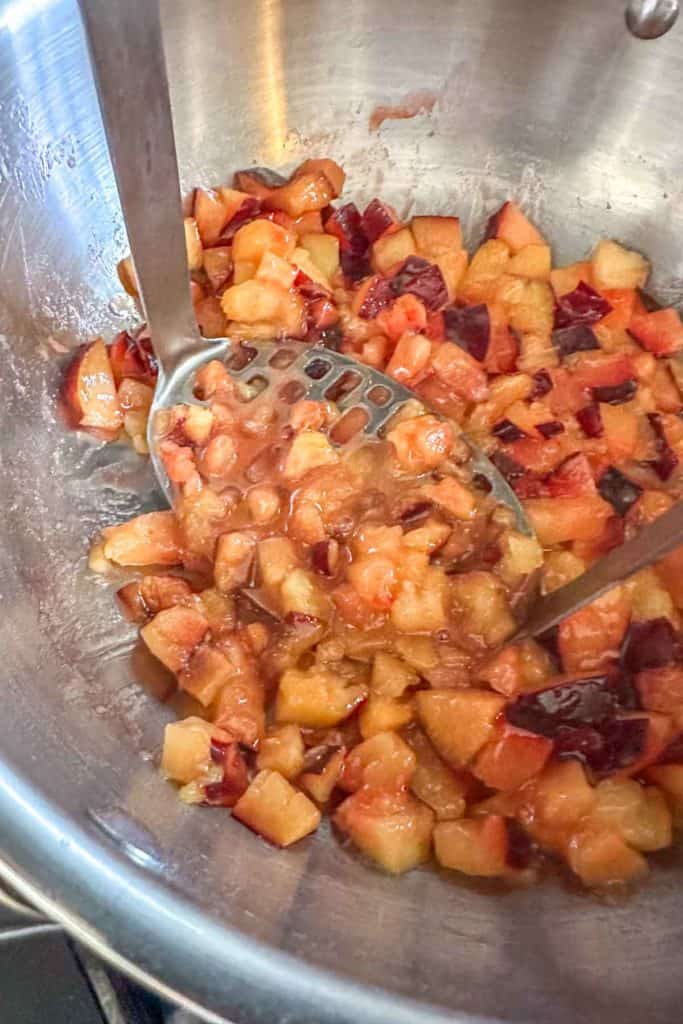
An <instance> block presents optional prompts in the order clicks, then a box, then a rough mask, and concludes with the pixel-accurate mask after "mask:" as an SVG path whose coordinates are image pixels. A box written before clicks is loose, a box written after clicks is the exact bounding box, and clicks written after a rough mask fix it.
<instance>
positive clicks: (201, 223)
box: [192, 188, 228, 247]
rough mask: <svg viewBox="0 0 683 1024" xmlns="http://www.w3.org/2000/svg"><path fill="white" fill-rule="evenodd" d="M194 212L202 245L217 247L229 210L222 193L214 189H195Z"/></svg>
mask: <svg viewBox="0 0 683 1024" xmlns="http://www.w3.org/2000/svg"><path fill="white" fill-rule="evenodd" d="M192 212H193V214H194V219H195V221H196V222H197V230H198V232H199V237H200V239H201V242H202V245H203V246H205V247H206V246H211V245H215V244H216V242H217V241H218V239H219V238H220V236H221V232H222V230H223V228H224V227H225V224H226V221H227V218H228V210H227V208H226V206H225V203H224V202H223V198H222V196H221V194H220V192H215V191H214V190H213V189H203V188H198V189H195V193H194V208H193V211H192Z"/></svg>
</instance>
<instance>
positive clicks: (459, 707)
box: [416, 689, 505, 768]
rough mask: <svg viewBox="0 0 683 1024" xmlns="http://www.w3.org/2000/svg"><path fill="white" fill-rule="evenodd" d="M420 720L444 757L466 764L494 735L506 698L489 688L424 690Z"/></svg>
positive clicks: (419, 705) (419, 701)
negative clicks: (496, 722)
mask: <svg viewBox="0 0 683 1024" xmlns="http://www.w3.org/2000/svg"><path fill="white" fill-rule="evenodd" d="M416 701H417V711H418V715H419V716H420V720H421V722H422V724H423V726H424V728H425V730H426V732H427V735H428V736H429V738H430V740H431V741H432V743H433V744H434V746H435V747H436V749H437V751H438V752H439V754H441V756H442V757H443V758H444V760H445V761H446V762H447V763H448V764H450V765H452V766H453V767H455V768H459V767H462V766H463V765H466V764H467V763H468V762H469V761H471V759H472V758H473V757H474V756H475V754H477V752H478V751H479V750H480V749H481V748H482V747H483V746H484V744H485V743H486V742H487V741H488V740H490V739H492V738H493V735H494V731H495V724H494V723H495V721H496V719H497V717H498V715H499V714H500V712H501V711H502V710H503V708H504V707H505V698H504V697H501V696H500V695H499V694H497V693H491V692H490V691H488V690H476V689H469V690H421V691H419V692H418V693H417V694H416Z"/></svg>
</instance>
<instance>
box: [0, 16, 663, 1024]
mask: <svg viewBox="0 0 683 1024" xmlns="http://www.w3.org/2000/svg"><path fill="white" fill-rule="evenodd" d="M162 8H163V13H164V19H165V27H166V30H167V45H168V55H169V65H170V75H171V84H172V92H173V101H174V113H175V117H176V121H177V132H178V142H179V152H180V159H181V165H182V170H183V177H184V185H185V186H189V185H190V184H191V183H192V184H193V183H210V182H216V181H221V180H225V179H226V178H227V177H228V175H229V172H230V170H231V169H232V168H234V167H240V166H248V165H249V164H252V163H253V164H260V165H270V166H273V167H277V168H285V169H286V168H289V167H291V166H293V165H295V164H296V162H297V161H298V160H300V159H301V158H302V157H304V156H311V155H329V156H332V157H334V158H336V159H338V160H340V161H341V162H342V163H343V164H344V166H345V168H346V170H347V172H348V191H349V193H353V194H354V195H355V196H357V197H358V198H359V200H360V201H365V200H367V199H369V198H371V197H372V196H373V195H375V194H376V193H377V192H379V191H381V193H382V195H383V196H384V197H385V198H388V199H389V200H390V201H393V202H394V203H395V204H396V205H397V206H398V208H399V209H400V211H401V213H403V214H408V213H410V212H432V211H440V212H446V211H448V212H451V211H455V212H457V213H459V214H460V216H461V217H462V218H463V221H464V224H465V226H466V229H467V232H468V235H469V237H470V238H471V239H474V238H476V237H477V233H478V232H479V231H480V230H481V226H482V223H483V221H484V219H485V218H486V216H487V214H488V213H490V212H491V211H492V210H493V209H494V208H495V207H496V205H497V204H498V203H499V202H500V201H501V200H502V199H503V198H504V197H507V196H508V195H513V196H515V197H517V198H518V199H520V200H521V201H522V202H523V204H524V206H525V208H526V209H527V210H528V211H529V212H530V213H531V214H532V215H533V217H534V218H535V219H537V220H538V222H539V224H540V225H541V226H542V228H543V229H544V231H545V232H546V234H547V235H548V237H549V238H551V239H552V240H553V241H554V243H555V252H556V260H557V262H560V261H562V260H570V259H574V258H579V257H581V256H582V255H583V254H584V253H586V252H587V251H588V250H589V249H590V246H591V244H592V243H593V241H594V239H595V237H596V236H597V235H599V234H600V233H604V234H606V235H609V236H613V237H616V238H618V239H620V240H622V241H624V242H626V243H629V244H632V245H635V246H637V247H639V248H642V249H643V250H645V251H647V252H648V253H649V254H650V255H651V257H652V258H653V259H654V261H655V265H656V267H657V275H656V278H655V282H654V291H655V292H656V293H657V294H658V295H659V296H660V298H662V299H666V300H667V301H677V300H678V299H679V298H680V296H681V291H683V287H682V281H683V254H682V252H681V247H680V244H679V240H680V238H681V235H682V233H683V191H682V188H681V177H680V165H681V161H680V158H681V138H682V135H681V130H680V119H681V117H682V114H681V104H680V96H681V95H682V87H683V26H677V27H676V28H675V29H674V30H673V31H672V33H671V34H670V35H668V36H666V37H664V38H663V39H661V40H658V41H656V42H652V43H644V42H638V41H636V40H634V39H632V38H631V37H630V36H628V34H627V33H626V32H625V30H624V27H623V11H622V5H621V4H620V2H619V0H603V2H601V3H599V4H598V3H595V2H594V0H574V2H573V3H566V2H560V0H545V2H544V3H538V2H534V0H528V2H525V0H479V2H478V3H476V4H473V3H468V2H467V0H429V2H427V3H424V4H422V5H415V4H414V3H408V2H406V0H396V2H394V3H392V4H386V3H383V4H382V3H379V2H377V3H371V2H360V0H349V2H348V3H347V4H345V5H343V9H340V6H339V4H338V3H332V2H330V0H318V2H315V0H250V2H248V3H247V2H246V0H233V2H232V3H230V4H226V3H222V2H220V0H194V2H191V3H187V2H185V3H181V2H179V0H163V2H162ZM415 94H422V96H423V98H424V97H426V98H427V99H428V100H429V101H430V102H433V103H434V106H433V110H432V112H431V113H430V114H424V115H420V116H417V117H414V118H412V119H410V120H392V121H387V122H385V123H384V124H383V125H382V126H381V127H380V128H379V130H378V131H376V132H374V133H371V132H370V131H369V129H368V123H369V118H370V115H371V114H372V113H373V111H374V110H375V108H376V107H377V106H378V105H392V104H401V103H405V102H410V98H411V96H412V97H414V96H415ZM428 105H429V104H428ZM125 249H126V242H125V237H124V232H123V230H122V226H121V218H120V211H119V209H118V206H117V199H116V195H115V188H114V183H113V177H112V173H111V169H110V166H109V163H108V158H107V155H106V149H105V145H104V139H103V133H102V129H101V124H100V120H99V116H98V112H97V107H96V103H95V98H94V92H93V87H92V84H91V81H90V76H89V71H88V66H87V62H86V57H85V51H84V46H83V40H82V35H81V31H80V27H79V23H78V18H77V12H76V7H75V3H74V2H73V0H32V2H29V0H5V2H3V3H0V331H1V335H0V402H1V406H0V407H1V408H2V443H1V446H0V467H1V469H2V481H3V485H2V491H1V492H0V493H1V494H2V499H1V501H2V518H1V520H0V653H1V659H2V660H1V662H0V679H1V680H2V688H1V691H0V693H1V695H2V704H1V707H2V715H1V717H0V755H1V758H2V764H1V765H0V814H1V815H2V822H1V823H0V850H1V851H2V853H3V855H4V856H5V858H7V860H8V861H10V862H11V863H12V864H14V865H15V866H16V867H18V868H19V869H20V871H21V873H22V874H23V875H24V876H25V877H28V878H30V879H32V880H33V881H34V882H36V883H37V884H38V885H39V886H40V887H41V888H42V889H43V891H44V892H46V893H47V894H48V895H49V896H50V897H51V898H52V899H54V900H56V901H58V902H59V903H60V905H61V906H62V907H64V908H65V909H66V911H68V912H69V913H70V914H72V915H74V920H75V919H76V918H78V919H79V920H80V922H81V926H82V927H83V928H85V929H87V930H89V934H90V938H91V940H92V941H93V942H95V941H97V942H99V943H100V947H102V946H107V947H108V948H110V949H112V950H115V951H117V952H118V953H121V954H122V955H124V956H126V957H127V958H129V960H131V961H134V962H135V964H137V965H138V966H139V967H141V968H142V969H144V970H146V971H148V972H149V973H150V974H151V975H154V976H155V977H157V978H159V979H161V980H162V981H164V982H166V983H167V984H168V985H170V986H172V987H173V988H175V989H176V990H178V991H181V992H184V993H185V994H187V995H188V996H189V997H191V998H193V999H195V1000H196V1001H197V1002H198V1003H200V1004H201V1005H202V1006H204V1007H207V1008H211V1009H213V1010H214V1011H216V1012H217V1013H220V1014H222V1015H224V1016H225V1017H229V1018H230V1019H231V1020H233V1021H236V1022H239V1024H256V1022H257V1021H264V1020H268V1021H269V1022H272V1024H284V1022H290V1021H292V1022H293V1021H296V1022H297V1024H314V1022H315V1024H332V1022H339V1024H341V1022H348V1024H351V1022H352V1021H353V1022H360V1021H363V1022H364V1024H365V1022H366V1021H377V1022H378V1024H379V1022H385V1021H389V1020H391V1021H392V1022H401V1021H405V1022H411V1024H416V1022H418V1021H420V1022H427V1021H430V1022H432V1024H436V1022H437V1021H443V1022H445V1021H446V1020H460V1019H463V1018H464V1017H465V1016H467V1015H472V1016H475V1017H490V1018H495V1019H497V1020H505V1021H543V1022H546V1024H570V1022H571V1024H579V1022H584V1021H589V1020H590V1021H594V1020H598V1019H599V1020H601V1021H603V1022H606V1021H610V1022H611V1021H615V1022H616V1021H619V1024H636V1022H638V1024H640V1021H641V1020H642V1019H643V1018H644V1017H647V1019H648V1020H649V1021H651V1022H670V1021H671V1020H674V1019H677V1017H678V1014H679V1006H680V999H681V996H682V995H683V982H681V980H680V978H681V971H680V957H681V949H683V927H682V925H681V914H680V911H679V907H680V904H681V897H680V890H679V885H680V877H681V876H680V868H679V865H678V858H677V857H676V856H675V855H666V856H662V857H660V858H659V860H660V862H661V863H660V864H659V866H658V867H657V870H655V871H654V873H653V876H652V878H651V879H650V881H649V882H648V883H647V885H646V886H644V887H643V888H642V889H641V890H639V891H638V892H637V893H636V894H635V895H634V896H633V897H632V898H631V899H630V900H629V901H622V902H618V903H615V904H614V905H608V904H606V903H605V902H599V901H597V900H596V899H594V898H592V897H589V896H586V895H578V894H577V893H575V892H573V891H571V890H570V888H569V887H567V886H566V885H564V884H562V883H560V882H558V881H555V880H551V881H549V882H548V883H547V884H545V885H543V886H541V887H540V888H538V889H534V890H531V891H511V892H507V893H505V894H502V895H501V894H500V893H498V892H496V891H495V888H494V887H487V886H479V885H462V884H458V883H456V882H454V881H453V879H452V878H446V877H445V876H443V875H439V874H438V873H436V872H433V871H431V870H425V871H416V872H413V873H412V874H410V875H409V876H407V877H405V878H402V879H400V880H398V881H395V880H392V879H390V878H387V877H384V876H383V875H382V874H380V873H379V872H377V871H375V870H373V869H372V868H370V867H368V866H367V865H366V864H364V863H363V862H361V861H360V860H359V859H358V858H356V857H355V856H354V855H353V854H352V853H351V852H350V851H348V850H347V849H344V848H342V847H341V846H339V845H338V844H337V843H336V841H335V840H334V839H333V838H331V837H330V835H329V834H328V832H327V830H326V829H325V828H323V829H322V830H321V831H320V832H319V833H318V834H317V835H316V836H315V837H314V838H312V839H311V840H307V841H306V842H305V843H302V844H301V845H300V846H298V847H297V848H295V849H293V850H291V851H289V852H286V853H282V852H278V851H276V850H274V849H271V848H270V847H268V846H266V845H265V844H263V843H261V842H260V841H259V840H257V839H256V838H255V837H254V836H253V835H252V834H251V833H249V832H248V831H247V830H245V829H243V828H242V827H241V826H239V825H237V824H234V825H233V823H232V822H231V821H230V819H229V817H228V816H227V815H223V814H221V812H216V811H212V810H209V811H194V810H189V809H187V808H184V807H182V806H180V804H179V803H178V802H177V801H176V800H175V798H174V796H173V793H172V792H171V791H170V790H169V789H168V788H167V787H166V786H165V785H164V784H163V783H162V782H161V781H160V780H159V778H158V777H157V775H156V772H155V765H154V758H155V756H156V753H157V751H158V748H159V742H160V736H161V731H162V727H163V723H164V722H165V721H166V720H167V719H168V718H169V717H171V714H172V713H171V711H170V710H169V709H168V708H165V707H163V706H162V705H161V704H160V703H159V702H158V700H157V699H156V696H155V692H154V686H153V685H151V684H150V685H148V686H147V687H141V686H140V685H139V683H138V682H137V680H136V670H135V666H134V664H133V662H132V660H131V650H132V645H133V639H134V631H133V630H132V629H131V628H130V627H128V626H126V625H124V624H123V623H122V621H121V620H120V618H119V616H118V614H117V612H116V610H115V607H114V603H113V592H112V587H111V586H110V585H108V584H107V583H104V582H103V581H102V580H100V579H94V578H93V577H92V576H90V575H89V574H88V572H87V571H86V567H85V554H86V551H87V547H88V541H89V538H90V537H92V535H93V534H94V533H96V531H97V530H98V529H99V528H100V527H102V526H104V525H106V524H108V523H112V522H115V521H117V520H120V519H121V518H123V517H125V516H129V515H132V514H134V513H137V512H139V511H141V510H143V509H148V508H151V507H153V506H154V505H155V503H157V502H158V501H159V496H158V493H157V492H156V489H155V486H154V481H153V479H152V477H151V474H150V471H149V467H148V466H147V465H146V464H145V463H144V462H143V461H141V460H140V459H138V458H137V457H136V456H135V455H133V454H132V453H131V452H129V451H126V450H125V449H123V448H121V447H117V446H111V447H106V448H103V447H100V446H98V445H97V444H95V443H94V442H93V441H92V440H90V439H88V438H86V437H83V436H80V435H77V434H73V433H66V432H65V431H64V429H63V427H62V425H61V423H60V421H59V418H58V416H57V413H56V406H55V394H56V388H57V383H58V380H59V375H60V371H61V367H62V364H63V355H61V353H62V352H63V350H64V347H65V346H66V347H72V346H74V345H76V344H77V343H78V342H79V341H81V340H83V339H84V338H86V337H88V336H90V335H92V334H93V333H94V332H100V331H101V332H103V333H104V335H105V336H110V335H111V333H112V332H113V331H115V330H117V329H118V328H119V327H120V326H121V325H122V324H125V323H126V322H127V318H128V317H130V315H131V309H130V306H129V304H128V303H127V302H126V301H125V300H124V299H122V297H121V296H120V294H119V293H120V288H119V286H118V283H117V280H116V276H115V272H114V267H115V263H116V260H117V259H118V258H119V257H120V256H121V255H122V254H123V253H124V252H125ZM122 578H123V574H122ZM98 821H99V822H100V824H99V825H98V824H97V822H98ZM129 821H134V822H135V824H134V825H129V824H127V823H128V822H129ZM117 837H118V838H117ZM124 841H126V842H127V843H128V847H127V849H126V848H125V842H124ZM136 858H137V864H136V863H134V860H135V859H136ZM657 859H658V858H653V860H657ZM72 923H73V922H72ZM288 957H293V958H295V959H288ZM320 970H323V971H325V972H330V973H328V974H325V975H321V974H320ZM365 986H370V988H367V987H365ZM428 1007H431V1009H429V1008H428ZM461 1015H462V1016H461Z"/></svg>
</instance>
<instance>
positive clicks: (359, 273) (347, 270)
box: [339, 249, 372, 281]
mask: <svg viewBox="0 0 683 1024" xmlns="http://www.w3.org/2000/svg"><path fill="white" fill-rule="evenodd" d="M339 262H340V263H341V268H342V273H343V274H344V277H346V278H347V279H348V280H349V281H362V280H363V278H364V277H367V276H368V274H370V273H371V272H372V268H371V266H370V262H369V260H368V258H367V256H365V255H362V254H358V253H354V252H347V251H346V250H345V249H342V251H341V253H340V256H339Z"/></svg>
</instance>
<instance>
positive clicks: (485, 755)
mask: <svg viewBox="0 0 683 1024" xmlns="http://www.w3.org/2000/svg"><path fill="white" fill-rule="evenodd" d="M552 749H553V745H552V742H551V741H550V740H548V739H545V738H544V737H543V736H534V735H533V734H532V733H526V732H523V731H521V730H519V729H510V728H509V727H505V728H504V729H503V732H502V735H501V736H500V737H498V738H496V739H493V740H490V741H489V742H488V743H487V744H486V745H485V746H484V747H482V749H481V750H480V751H479V753H478V754H477V756H476V758H475V760H474V763H473V764H472V768H471V771H472V774H473V775H476V777H477V778H478V779H481V781H482V782H483V783H485V784H486V785H487V786H490V787H491V789H516V788H517V787H518V786H521V785H522V783H524V782H526V781H527V780H528V779H530V778H532V777H533V776H534V775H538V773H539V772H541V771H542V770H543V767H544V765H545V763H546V761H547V760H548V758H549V757H550V755H551V753H552Z"/></svg>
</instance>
